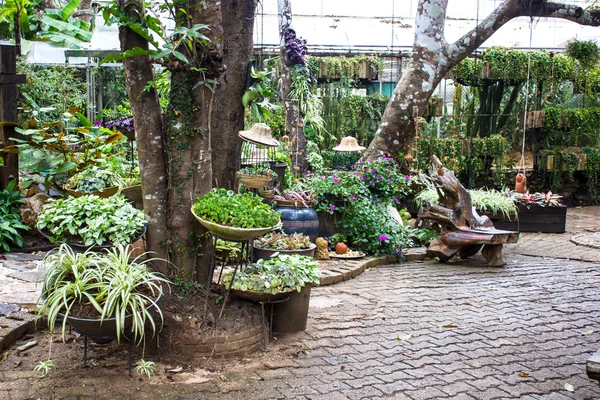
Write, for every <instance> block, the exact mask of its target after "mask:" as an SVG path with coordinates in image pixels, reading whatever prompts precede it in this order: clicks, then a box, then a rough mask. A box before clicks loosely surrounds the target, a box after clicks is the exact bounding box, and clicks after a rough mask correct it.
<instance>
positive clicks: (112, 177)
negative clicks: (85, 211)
mask: <svg viewBox="0 0 600 400" xmlns="http://www.w3.org/2000/svg"><path fill="white" fill-rule="evenodd" d="M67 185H69V188H70V189H74V190H77V191H79V192H81V193H84V194H89V193H94V192H101V191H102V190H104V189H106V188H108V187H112V186H123V181H122V179H121V177H120V176H119V175H118V174H115V173H114V172H112V171H110V170H109V169H105V168H101V167H98V166H92V167H89V168H87V169H85V170H83V171H81V172H79V173H77V174H75V175H73V176H72V177H71V178H70V179H69V180H68V181H67Z"/></svg>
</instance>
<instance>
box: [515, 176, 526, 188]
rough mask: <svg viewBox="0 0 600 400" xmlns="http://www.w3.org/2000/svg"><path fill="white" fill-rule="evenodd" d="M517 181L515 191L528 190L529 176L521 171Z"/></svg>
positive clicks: (516, 178)
mask: <svg viewBox="0 0 600 400" xmlns="http://www.w3.org/2000/svg"><path fill="white" fill-rule="evenodd" d="M515 181H516V183H515V192H517V193H525V192H526V191H527V177H526V176H525V175H523V174H522V173H520V172H519V173H518V174H517V176H516V177H515Z"/></svg>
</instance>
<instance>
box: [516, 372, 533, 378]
mask: <svg viewBox="0 0 600 400" xmlns="http://www.w3.org/2000/svg"><path fill="white" fill-rule="evenodd" d="M519 376H520V377H521V378H529V377H531V375H529V372H521V373H520V374H519Z"/></svg>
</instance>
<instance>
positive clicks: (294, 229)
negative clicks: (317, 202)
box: [274, 204, 319, 242]
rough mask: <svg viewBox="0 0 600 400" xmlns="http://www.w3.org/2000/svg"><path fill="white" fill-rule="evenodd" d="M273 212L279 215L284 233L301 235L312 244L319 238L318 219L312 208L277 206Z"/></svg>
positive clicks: (300, 205)
mask: <svg viewBox="0 0 600 400" xmlns="http://www.w3.org/2000/svg"><path fill="white" fill-rule="evenodd" d="M274 209H275V211H279V212H280V213H281V223H282V228H283V231H284V232H285V233H287V234H288V235H291V234H292V233H302V234H303V235H305V236H308V237H310V241H311V242H314V241H315V240H317V238H318V237H319V217H318V215H317V212H316V211H315V210H314V209H313V208H312V207H306V206H304V205H302V204H298V205H278V206H276V207H275V208H274Z"/></svg>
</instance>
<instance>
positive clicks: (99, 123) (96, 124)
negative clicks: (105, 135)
mask: <svg viewBox="0 0 600 400" xmlns="http://www.w3.org/2000/svg"><path fill="white" fill-rule="evenodd" d="M100 125H102V121H94V126H95V127H99V126H100Z"/></svg>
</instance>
